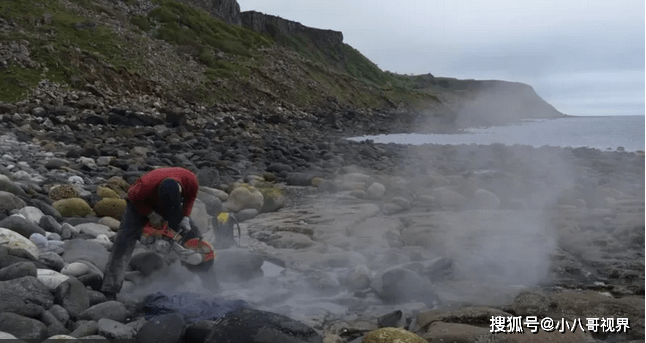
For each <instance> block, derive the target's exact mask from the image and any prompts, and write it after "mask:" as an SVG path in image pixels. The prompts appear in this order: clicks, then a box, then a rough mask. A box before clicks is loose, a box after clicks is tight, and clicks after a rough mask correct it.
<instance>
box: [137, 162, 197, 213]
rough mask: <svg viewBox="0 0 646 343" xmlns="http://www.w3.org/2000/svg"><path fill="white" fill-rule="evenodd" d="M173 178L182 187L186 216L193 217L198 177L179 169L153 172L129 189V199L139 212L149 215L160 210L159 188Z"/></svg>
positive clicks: (169, 168)
mask: <svg viewBox="0 0 646 343" xmlns="http://www.w3.org/2000/svg"><path fill="white" fill-rule="evenodd" d="M167 178H171V179H175V180H177V181H179V183H180V185H181V186H182V197H183V198H184V216H185V217H188V216H190V215H191V211H192V210H193V203H195V198H196V197H197V191H198V189H199V187H200V186H199V184H198V182H197V177H196V176H195V174H193V173H192V172H191V171H189V170H187V169H184V168H179V167H166V168H158V169H155V170H152V171H150V172H148V173H146V174H144V175H143V176H142V177H140V178H139V179H138V180H137V181H135V183H133V184H132V186H130V188H129V189H128V198H129V199H130V201H131V202H132V204H133V205H135V207H136V208H137V211H138V212H139V213H140V214H142V215H147V214H148V213H150V211H153V210H155V209H156V208H159V207H160V205H161V202H160V200H159V193H158V191H157V187H158V186H159V184H160V183H161V182H162V181H164V179H167Z"/></svg>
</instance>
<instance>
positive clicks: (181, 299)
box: [143, 292, 247, 323]
mask: <svg viewBox="0 0 646 343" xmlns="http://www.w3.org/2000/svg"><path fill="white" fill-rule="evenodd" d="M246 306H247V304H246V303H245V302H244V301H242V300H227V299H223V298H219V297H216V296H211V295H206V294H196V293H189V292H185V293H178V294H170V295H166V294H164V293H161V292H157V293H154V294H150V295H148V296H146V297H145V298H144V300H143V308H144V312H145V318H148V319H152V318H155V317H157V316H159V315H162V314H168V313H177V314H180V315H181V316H182V318H184V321H185V322H186V323H196V322H199V321H202V320H216V319H218V318H221V317H222V316H224V315H225V314H227V313H229V312H231V311H233V310H235V309H239V308H243V307H246Z"/></svg>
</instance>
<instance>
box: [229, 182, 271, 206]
mask: <svg viewBox="0 0 646 343" xmlns="http://www.w3.org/2000/svg"><path fill="white" fill-rule="evenodd" d="M263 201H264V198H263V196H262V193H260V191H259V190H258V189H257V188H256V187H253V186H249V185H242V186H239V187H237V188H235V189H234V190H233V191H232V192H231V194H230V195H229V200H228V201H227V207H228V208H229V210H230V211H233V212H238V211H241V210H244V209H247V208H253V209H256V210H257V211H260V210H261V209H262V205H263Z"/></svg>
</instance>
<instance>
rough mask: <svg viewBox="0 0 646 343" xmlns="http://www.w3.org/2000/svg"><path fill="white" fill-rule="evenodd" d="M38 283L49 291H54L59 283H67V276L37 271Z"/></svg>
mask: <svg viewBox="0 0 646 343" xmlns="http://www.w3.org/2000/svg"><path fill="white" fill-rule="evenodd" d="M37 272H38V276H37V277H38V281H40V282H41V283H42V284H43V285H45V287H47V288H48V289H49V290H50V291H54V290H55V289H56V288H57V287H58V286H59V285H60V284H61V283H63V282H65V281H67V279H69V276H67V275H63V274H61V273H59V272H57V271H53V270H51V269H38V270H37Z"/></svg>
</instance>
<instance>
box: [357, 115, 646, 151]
mask: <svg viewBox="0 0 646 343" xmlns="http://www.w3.org/2000/svg"><path fill="white" fill-rule="evenodd" d="M350 139H351V140H354V141H363V140H368V139H370V140H373V141H374V142H375V143H396V144H412V145H421V144H449V145H460V144H472V143H475V144H493V143H501V144H504V145H510V146H511V145H515V144H521V145H531V146H534V147H540V146H544V145H547V146H556V147H573V148H577V147H590V148H596V149H600V150H615V149H617V148H618V147H623V148H624V149H625V150H626V151H637V150H642V151H643V150H644V116H603V117H602V116H595V117H566V118H558V119H538V120H526V121H523V122H522V123H521V124H514V125H507V126H492V127H487V128H472V129H467V130H464V132H463V133H451V134H416V133H410V134H390V135H378V136H361V137H353V138H350Z"/></svg>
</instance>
